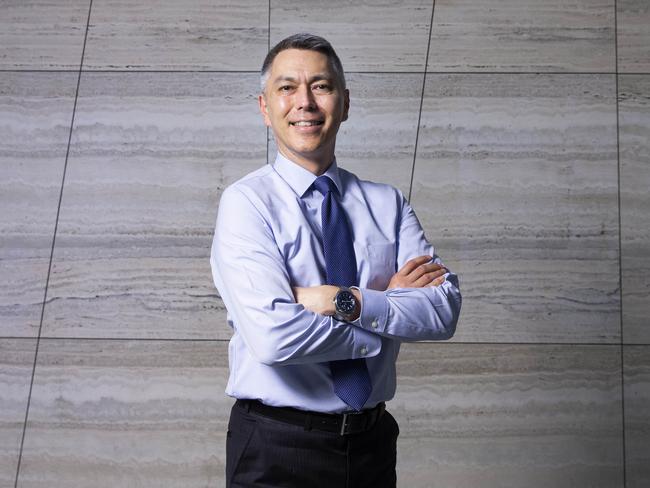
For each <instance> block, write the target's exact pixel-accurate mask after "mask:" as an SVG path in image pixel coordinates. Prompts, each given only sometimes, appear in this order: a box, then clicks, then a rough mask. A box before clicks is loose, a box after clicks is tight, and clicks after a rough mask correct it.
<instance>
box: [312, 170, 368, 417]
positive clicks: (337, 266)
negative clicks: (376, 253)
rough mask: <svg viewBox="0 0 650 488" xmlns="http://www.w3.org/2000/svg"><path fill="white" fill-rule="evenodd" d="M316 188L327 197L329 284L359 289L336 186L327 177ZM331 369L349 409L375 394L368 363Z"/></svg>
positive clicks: (349, 361) (336, 363)
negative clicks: (372, 393) (371, 393)
mask: <svg viewBox="0 0 650 488" xmlns="http://www.w3.org/2000/svg"><path fill="white" fill-rule="evenodd" d="M314 187H315V188H316V189H317V190H318V191H319V192H320V193H321V194H322V195H323V205H322V207H321V219H322V229H323V252H324V253H325V264H326V266H327V284H329V285H336V286H348V287H349V286H355V285H357V284H358V283H357V260H356V258H355V256H354V246H353V245H352V235H351V233H350V226H349V224H348V221H347V218H346V216H345V212H344V210H343V207H342V206H341V204H340V203H339V202H338V200H337V199H336V197H335V196H334V193H336V191H337V190H336V185H335V184H334V182H333V181H332V180H331V179H329V178H328V177H327V176H319V177H318V178H317V179H316V181H314ZM330 370H331V372H332V380H333V382H334V392H335V393H336V394H337V395H338V397H339V398H340V399H341V400H343V401H344V402H345V403H347V404H348V405H349V406H351V407H352V408H354V409H355V410H361V409H362V408H363V405H364V403H366V401H367V400H368V397H370V392H371V391H372V384H371V382H370V374H369V373H368V366H367V365H366V360H365V359H363V358H361V359H345V360H342V361H331V362H330Z"/></svg>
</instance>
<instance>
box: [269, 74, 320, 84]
mask: <svg viewBox="0 0 650 488" xmlns="http://www.w3.org/2000/svg"><path fill="white" fill-rule="evenodd" d="M317 80H327V81H332V80H333V76H331V75H328V74H327V73H316V74H315V75H314V76H312V77H311V78H310V79H309V80H308V82H309V83H313V82H314V81H317ZM282 81H290V82H292V83H298V80H297V79H296V78H294V77H293V76H278V77H277V78H276V79H275V80H273V84H277V83H280V82H282Z"/></svg>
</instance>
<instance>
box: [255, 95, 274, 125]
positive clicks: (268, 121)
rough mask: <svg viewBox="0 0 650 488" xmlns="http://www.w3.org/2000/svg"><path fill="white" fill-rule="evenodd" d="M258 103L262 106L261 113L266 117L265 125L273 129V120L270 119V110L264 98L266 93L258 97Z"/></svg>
mask: <svg viewBox="0 0 650 488" xmlns="http://www.w3.org/2000/svg"><path fill="white" fill-rule="evenodd" d="M257 101H258V103H259V104H260V113H261V114H262V117H264V124H265V125H266V126H267V127H271V119H270V118H269V109H268V107H267V105H266V99H265V98H264V93H260V94H259V95H258V96H257Z"/></svg>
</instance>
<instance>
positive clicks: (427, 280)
mask: <svg viewBox="0 0 650 488" xmlns="http://www.w3.org/2000/svg"><path fill="white" fill-rule="evenodd" d="M442 275H444V272H443V270H438V271H432V272H430V273H426V274H424V275H422V276H421V277H420V278H418V279H417V280H415V282H414V283H413V286H414V287H415V288H422V287H423V286H427V285H430V284H431V282H433V281H435V280H436V279H438V278H440V277H441V276H442Z"/></svg>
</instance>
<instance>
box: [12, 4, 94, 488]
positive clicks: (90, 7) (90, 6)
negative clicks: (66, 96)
mask: <svg viewBox="0 0 650 488" xmlns="http://www.w3.org/2000/svg"><path fill="white" fill-rule="evenodd" d="M92 6H93V0H90V3H89V4H88V18H87V19H86V32H85V34H84V43H83V48H82V50H81V61H80V62H79V71H78V72H79V74H78V76H77V88H76V90H75V96H74V104H73V106H72V118H71V120H70V131H69V132H68V146H67V148H66V152H65V162H64V164H63V175H62V177H61V189H60V190H59V202H58V205H57V209H56V219H55V221H54V233H53V235H52V248H51V249H50V262H49V265H48V268H47V277H46V279H45V290H44V292H43V304H42V306H41V318H40V321H39V325H38V336H37V337H36V348H35V350H34V364H33V365H32V377H31V380H30V383H29V393H28V394H27V406H26V407H25V420H24V422H23V432H22V435H21V438H20V450H19V451H18V463H17V465H16V478H15V482H14V488H17V487H18V478H19V477H20V465H21V462H22V458H23V448H24V445H25V433H26V431H27V421H28V419H29V407H30V404H31V400H32V390H33V388H34V377H35V375H36V364H37V362H38V348H39V345H40V342H41V331H42V329H43V317H44V315H45V304H46V303H47V290H48V285H49V282H50V274H51V272H52V260H53V258H54V246H55V243H56V231H57V227H58V225H59V215H60V213H61V200H62V198H63V187H64V185H65V175H66V170H67V168H68V157H69V155H70V142H71V140H72V129H73V127H74V117H75V113H76V111H77V100H78V99H79V84H80V82H81V71H82V67H83V59H84V54H85V52H86V40H87V39H88V26H89V25H90V12H91V10H92Z"/></svg>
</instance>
